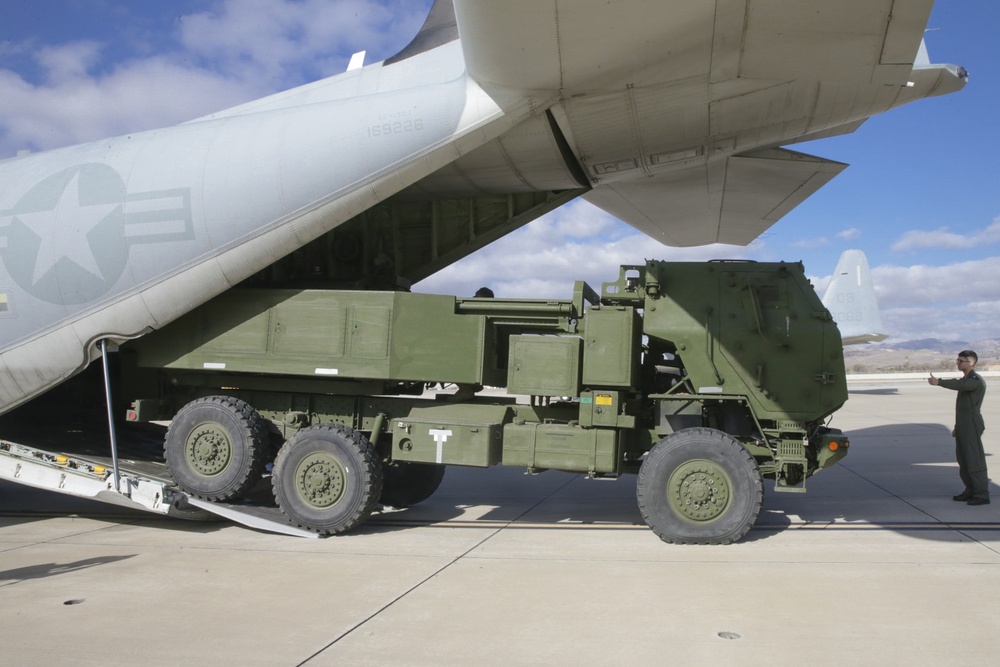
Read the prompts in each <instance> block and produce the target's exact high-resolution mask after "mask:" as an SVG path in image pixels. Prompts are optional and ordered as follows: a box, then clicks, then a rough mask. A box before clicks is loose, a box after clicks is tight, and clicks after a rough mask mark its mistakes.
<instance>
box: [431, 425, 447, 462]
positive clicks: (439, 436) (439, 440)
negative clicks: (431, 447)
mask: <svg viewBox="0 0 1000 667" xmlns="http://www.w3.org/2000/svg"><path fill="white" fill-rule="evenodd" d="M430 434H431V436H433V438H434V442H435V443H436V444H437V452H436V454H435V459H434V462H435V463H441V454H442V450H443V449H444V443H446V442H448V438H449V437H450V436H451V431H446V430H444V429H440V428H432V429H430Z"/></svg>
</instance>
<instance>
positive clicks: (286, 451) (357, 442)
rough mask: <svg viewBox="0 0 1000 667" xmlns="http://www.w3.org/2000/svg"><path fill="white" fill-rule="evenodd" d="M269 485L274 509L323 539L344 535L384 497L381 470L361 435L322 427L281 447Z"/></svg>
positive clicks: (343, 428) (333, 426) (341, 428)
mask: <svg viewBox="0 0 1000 667" xmlns="http://www.w3.org/2000/svg"><path fill="white" fill-rule="evenodd" d="M271 483H272V484H273V486H274V497H275V500H277V501H278V506H279V507H280V508H281V511H282V512H284V513H285V516H287V517H288V518H289V519H291V520H292V521H293V522H294V523H296V524H298V525H299V526H302V527H303V528H307V529H309V530H314V531H316V532H317V533H321V534H324V535H329V534H334V533H343V532H345V531H348V530H351V529H352V528H355V527H357V526H358V525H360V524H361V523H363V522H364V521H365V519H367V518H368V517H369V516H370V515H371V513H372V510H373V509H374V508H375V503H376V501H378V498H379V496H380V495H381V494H382V466H381V464H380V463H379V461H378V457H377V456H376V454H375V451H374V449H373V448H372V446H371V443H369V442H368V439H367V438H365V437H364V436H363V435H361V434H360V433H358V432H357V431H355V430H354V429H352V428H348V427H346V426H343V425H340V424H320V425H318V426H310V427H309V428H304V429H302V430H300V431H299V432H298V433H296V434H295V436H294V437H293V438H292V439H291V440H289V441H288V442H286V443H285V445H284V446H283V447H282V448H281V451H279V452H278V458H277V459H276V460H275V462H274V470H273V471H272V476H271Z"/></svg>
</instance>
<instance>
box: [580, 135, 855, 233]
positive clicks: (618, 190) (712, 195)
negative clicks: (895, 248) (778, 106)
mask: <svg viewBox="0 0 1000 667" xmlns="http://www.w3.org/2000/svg"><path fill="white" fill-rule="evenodd" d="M846 167H847V165H846V164H842V163H840V162H833V161H831V160H824V159H822V158H818V157H813V156H811V155H805V154H802V153H796V152H793V151H789V150H785V149H781V148H767V149H760V150H757V151H749V152H746V153H742V154H739V155H733V156H730V157H728V158H726V159H725V160H716V161H713V162H709V163H706V164H696V165H693V166H691V167H688V168H681V169H677V170H673V171H668V172H665V173H660V174H656V175H655V176H652V177H650V178H646V179H643V180H639V181H622V182H617V183H610V184H608V185H606V186H604V187H601V188H595V189H594V190H592V191H591V192H589V193H587V194H585V195H583V198H584V199H586V200H587V201H589V202H590V203H591V204H594V205H595V206H598V207H600V208H602V209H604V210H605V211H607V212H609V213H611V214H612V215H614V216H615V217H618V218H620V219H622V220H627V221H628V222H629V224H631V225H632V226H633V227H635V228H636V229H638V230H640V231H642V232H644V233H646V234H647V235H649V236H651V237H653V238H655V239H657V240H658V241H660V242H661V243H663V244H665V245H671V246H695V245H703V244H706V243H729V244H733V245H747V244H749V243H750V242H752V241H753V240H754V239H756V238H757V237H758V236H760V235H761V233H763V232H764V231H765V230H766V229H767V228H768V227H770V226H771V225H773V224H774V223H775V222H777V221H778V219H779V218H781V216H783V215H784V214H785V213H787V212H788V211H790V210H791V209H793V208H794V207H795V206H797V205H798V204H799V203H801V202H802V201H803V200H805V199H806V198H807V197H808V196H809V195H811V194H812V193H814V192H816V190H818V189H819V188H820V187H822V186H823V185H825V184H826V183H827V182H828V181H829V180H830V179H832V178H833V177H834V176H836V175H837V174H839V173H840V172H841V171H843V170H844V169H845V168H846ZM691 221H699V223H698V224H691Z"/></svg>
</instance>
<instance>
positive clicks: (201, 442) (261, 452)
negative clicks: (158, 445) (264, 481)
mask: <svg viewBox="0 0 1000 667" xmlns="http://www.w3.org/2000/svg"><path fill="white" fill-rule="evenodd" d="M267 448H268V436H267V429H266V428H265V426H264V419H263V417H261V416H260V414H259V413H258V412H257V411H256V410H254V409H253V408H252V407H250V406H249V405H248V404H247V403H246V402H244V401H241V400H239V399H238V398H233V397H232V396H208V397H206V398H199V399H198V400H196V401H191V402H190V403H188V404H187V405H185V406H184V407H183V408H181V409H180V410H179V411H178V412H177V414H176V415H175V416H174V418H173V420H172V421H171V422H170V426H169V428H168V429H167V435H166V440H165V444H164V447H163V454H164V458H166V460H167V467H168V468H169V469H170V475H171V477H173V479H174V481H175V482H176V483H177V485H178V486H179V487H180V488H181V489H183V490H184V491H185V492H187V493H190V494H191V495H194V496H197V497H199V498H204V499H206V500H216V501H227V500H233V499H234V498H238V497H240V496H242V495H244V494H245V493H246V492H247V491H249V490H250V489H251V488H253V486H254V485H255V484H257V482H259V481H260V479H261V478H262V476H263V474H264V465H265V463H266V461H265V460H264V459H265V456H266V454H267Z"/></svg>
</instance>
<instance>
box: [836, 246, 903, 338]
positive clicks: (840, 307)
mask: <svg viewBox="0 0 1000 667" xmlns="http://www.w3.org/2000/svg"><path fill="white" fill-rule="evenodd" d="M823 305H824V306H826V308H827V310H829V311H830V313H831V314H832V315H833V319H834V321H835V322H836V323H837V326H838V327H839V328H840V336H841V338H842V339H843V342H844V345H857V344H859V343H878V342H879V341H883V340H885V339H886V338H888V334H885V333H882V332H883V331H884V327H883V326H882V315H881V314H880V313H879V309H878V302H877V301H876V299H875V284H874V283H873V282H872V275H871V271H870V270H869V269H868V258H867V257H865V253H863V252H862V251H860V250H845V251H844V254H842V255H841V256H840V260H839V261H838V262H837V268H836V269H834V271H833V277H832V278H831V279H830V285H829V286H828V287H827V288H826V293H825V294H824V295H823Z"/></svg>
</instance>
